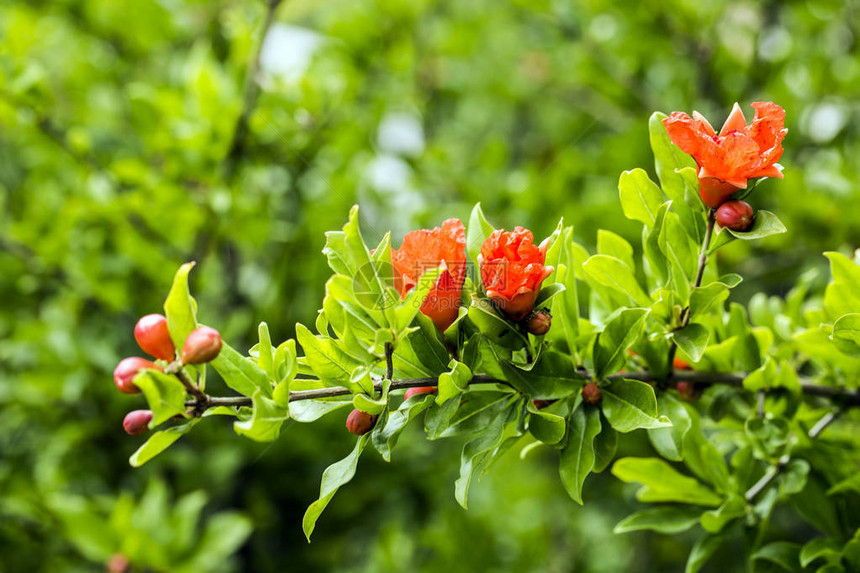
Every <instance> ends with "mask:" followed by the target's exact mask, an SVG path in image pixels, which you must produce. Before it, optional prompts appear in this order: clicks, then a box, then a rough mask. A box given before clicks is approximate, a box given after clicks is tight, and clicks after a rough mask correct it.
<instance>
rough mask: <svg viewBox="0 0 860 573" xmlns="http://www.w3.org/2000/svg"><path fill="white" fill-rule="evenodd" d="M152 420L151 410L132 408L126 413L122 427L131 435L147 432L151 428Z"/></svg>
mask: <svg viewBox="0 0 860 573" xmlns="http://www.w3.org/2000/svg"><path fill="white" fill-rule="evenodd" d="M150 421H152V411H151V410H132V411H131V412H129V413H128V414H126V415H125V419H124V420H123V421H122V427H123V428H125V433H126V434H128V435H129V436H137V435H139V434H145V433H146V432H147V431H148V430H149V422H150Z"/></svg>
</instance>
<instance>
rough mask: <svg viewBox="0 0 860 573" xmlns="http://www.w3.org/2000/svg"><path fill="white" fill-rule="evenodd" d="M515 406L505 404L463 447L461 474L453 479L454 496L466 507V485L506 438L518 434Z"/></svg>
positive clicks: (482, 469) (496, 451) (501, 451)
mask: <svg viewBox="0 0 860 573" xmlns="http://www.w3.org/2000/svg"><path fill="white" fill-rule="evenodd" d="M517 410H518V408H516V407H505V408H503V409H501V410H500V411H499V412H498V413H497V414H496V416H494V417H493V418H492V419H491V420H490V421H489V423H487V424H486V425H485V426H484V427H483V428H482V429H481V432H480V433H479V434H478V435H477V437H476V438H474V439H473V440H471V441H469V442H467V443H466V445H465V446H463V452H462V454H461V455H460V477H458V478H457V479H456V481H455V482H454V498H455V499H456V500H457V503H459V504H460V506H462V507H463V509H468V499H469V487H470V486H471V483H472V480H473V479H474V477H475V476H476V475H478V474H479V473H483V472H484V471H485V470H486V469H487V468H488V467H489V465H490V463H491V462H492V461H493V459H494V458H495V457H496V456H498V455H500V454H501V453H503V451H504V449H506V448H504V449H503V448H502V445H503V443H504V442H505V441H506V439H507V438H509V437H515V436H518V435H519V433H518V432H517V429H516V426H517V424H516V423H515V422H516V413H517Z"/></svg>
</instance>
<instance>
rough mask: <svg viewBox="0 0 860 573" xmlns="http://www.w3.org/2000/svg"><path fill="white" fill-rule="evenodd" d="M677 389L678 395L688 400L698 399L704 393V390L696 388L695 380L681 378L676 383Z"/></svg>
mask: <svg viewBox="0 0 860 573" xmlns="http://www.w3.org/2000/svg"><path fill="white" fill-rule="evenodd" d="M675 389H676V390H677V391H678V395H679V396H680V397H681V398H682V399H683V400H686V401H688V402H693V401H694V400H698V399H699V397H700V396H701V395H702V391H701V390H700V389H699V388H696V385H695V384H694V383H693V382H687V381H686V380H681V381H680V382H678V383H677V384H675Z"/></svg>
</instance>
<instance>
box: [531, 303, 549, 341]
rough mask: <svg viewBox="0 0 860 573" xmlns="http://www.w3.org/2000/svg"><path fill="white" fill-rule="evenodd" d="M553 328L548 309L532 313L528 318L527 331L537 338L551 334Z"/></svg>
mask: <svg viewBox="0 0 860 573" xmlns="http://www.w3.org/2000/svg"><path fill="white" fill-rule="evenodd" d="M550 326H552V315H551V314H550V313H549V310H548V309H545V308H544V309H541V310H535V311H532V313H531V314H530V315H528V316H527V317H526V330H527V331H529V332H530V333H532V334H534V335H535V336H541V335H543V334H546V333H547V332H549V327H550Z"/></svg>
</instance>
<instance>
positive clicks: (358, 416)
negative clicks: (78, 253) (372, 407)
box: [346, 408, 376, 436]
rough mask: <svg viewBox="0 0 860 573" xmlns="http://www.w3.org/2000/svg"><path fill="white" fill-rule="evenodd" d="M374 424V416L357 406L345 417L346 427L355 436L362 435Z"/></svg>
mask: <svg viewBox="0 0 860 573" xmlns="http://www.w3.org/2000/svg"><path fill="white" fill-rule="evenodd" d="M374 424H376V416H374V415H373V414H368V413H367V412H362V411H361V410H359V409H358V408H356V409H355V410H353V411H352V412H350V413H349V416H347V418H346V429H347V430H349V431H350V432H352V433H353V434H355V435H356V436H363V435H364V434H366V433H367V432H369V431H370V430H372V429H373V425H374Z"/></svg>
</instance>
